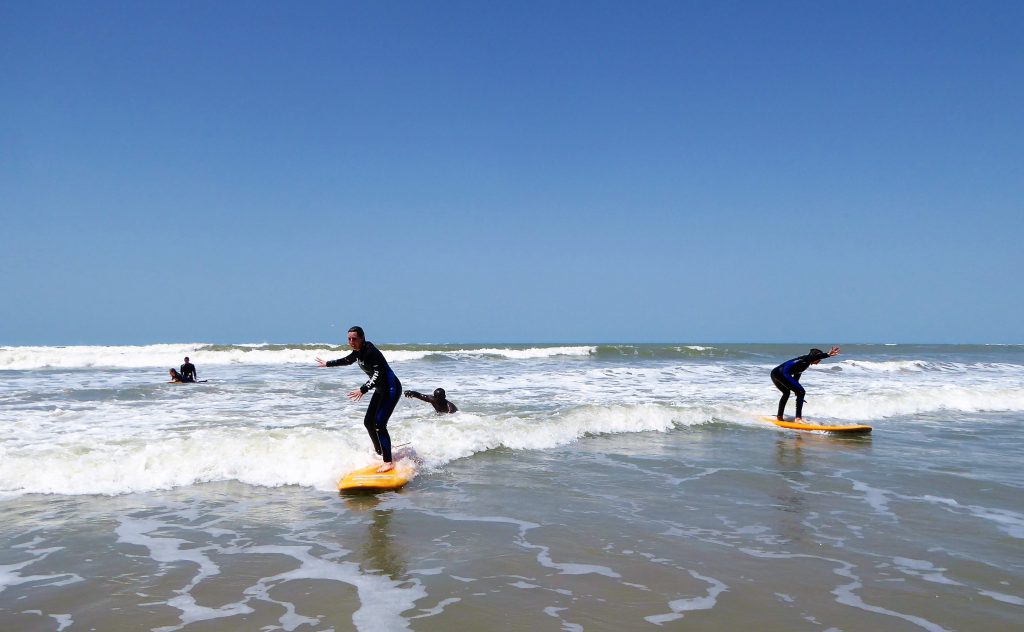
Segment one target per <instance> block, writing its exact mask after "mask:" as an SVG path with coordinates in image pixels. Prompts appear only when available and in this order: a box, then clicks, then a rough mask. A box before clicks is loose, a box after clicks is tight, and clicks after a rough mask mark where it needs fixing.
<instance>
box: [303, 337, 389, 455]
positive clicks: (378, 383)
mask: <svg viewBox="0 0 1024 632" xmlns="http://www.w3.org/2000/svg"><path fill="white" fill-rule="evenodd" d="M348 346H350V347H352V353H350V354H348V355H347V356H345V357H344V358H339V359H337V360H331V361H329V362H324V361H323V360H321V359H320V358H317V359H316V363H317V365H319V366H321V367H329V366H348V365H349V364H352V363H353V362H358V363H359V368H360V369H362V370H363V372H364V373H366V375H367V377H368V378H369V379H368V380H366V383H364V384H363V385H362V386H360V387H359V389H358V390H355V391H352V392H350V393H349V394H348V396H347V397H348V398H349V399H351V400H352V401H354V402H358V401H359V400H360V399H362V398H363V395H365V394H366V393H368V392H369V391H371V390H373V391H374V392H373V397H372V398H370V406H369V407H368V408H367V409H366V417H365V418H364V419H363V425H364V426H366V431H367V432H368V433H370V440H371V441H373V449H374V450H376V452H377V454H379V455H381V457H383V458H384V465H381V466H380V467H379V468H377V471H378V472H387V471H389V470H392V469H394V467H395V464H394V462H392V460H391V435H389V434H388V419H390V418H391V413H393V412H394V411H395V406H396V405H397V404H398V400H399V398H401V397H402V383H401V382H399V381H398V376H396V375H395V372H394V371H392V370H391V367H390V366H388V361H387V360H385V359H384V354H382V353H381V352H380V350H379V349H378V348H377V347H376V346H374V344H373V343H372V342H368V341H367V340H366V335H365V334H364V333H363V328H362V327H352V328H351V329H349V330H348Z"/></svg>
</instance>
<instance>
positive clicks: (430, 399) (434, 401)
mask: <svg viewBox="0 0 1024 632" xmlns="http://www.w3.org/2000/svg"><path fill="white" fill-rule="evenodd" d="M405 396H406V397H414V398H416V399H420V400H423V401H425V402H427V403H428V404H430V405H431V406H433V407H434V412H436V413H437V414H439V415H443V414H445V413H457V412H459V409H458V408H457V407H456V406H455V404H453V403H451V402H450V401H448V399H447V398H446V397H445V393H444V389H443V388H435V389H434V395H433V396H431V395H424V394H423V393H418V392H416V391H406V392H405Z"/></svg>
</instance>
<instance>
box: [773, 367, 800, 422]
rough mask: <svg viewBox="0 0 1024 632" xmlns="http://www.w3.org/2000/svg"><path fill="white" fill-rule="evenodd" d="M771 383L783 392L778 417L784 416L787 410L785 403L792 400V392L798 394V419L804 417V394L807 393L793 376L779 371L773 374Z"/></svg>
mask: <svg viewBox="0 0 1024 632" xmlns="http://www.w3.org/2000/svg"><path fill="white" fill-rule="evenodd" d="M771 381H772V382H774V383H775V387H776V388H778V389H779V390H781V391H782V401H781V402H779V403H778V416H779V417H781V416H782V411H783V410H784V409H785V401H786V399H788V398H790V391H791V390H792V391H793V392H795V393H797V417H798V418H801V417H803V416H804V394H806V392H807V391H805V390H804V387H803V386H801V385H800V382H798V381H797V380H796V379H794V377H793V376H792V375H787V374H786V373H784V372H782V371H779V372H777V373H776V372H775V371H772V372H771Z"/></svg>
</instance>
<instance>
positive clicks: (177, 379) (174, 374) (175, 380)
mask: <svg viewBox="0 0 1024 632" xmlns="http://www.w3.org/2000/svg"><path fill="white" fill-rule="evenodd" d="M167 375H168V376H170V378H171V379H170V380H168V381H167V383H168V384H181V383H182V382H184V381H185V380H183V379H181V374H180V373H178V371H177V369H167Z"/></svg>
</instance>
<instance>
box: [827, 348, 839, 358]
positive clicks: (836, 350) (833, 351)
mask: <svg viewBox="0 0 1024 632" xmlns="http://www.w3.org/2000/svg"><path fill="white" fill-rule="evenodd" d="M828 355H829V357H832V356H837V355H839V347H837V346H835V345H832V348H831V349H829V350H828Z"/></svg>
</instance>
